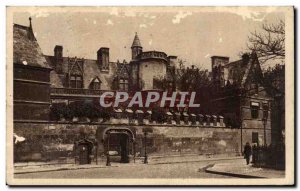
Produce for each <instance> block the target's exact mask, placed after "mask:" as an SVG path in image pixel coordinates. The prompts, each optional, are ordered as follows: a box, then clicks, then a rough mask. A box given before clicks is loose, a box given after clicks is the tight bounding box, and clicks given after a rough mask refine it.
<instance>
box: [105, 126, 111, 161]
mask: <svg viewBox="0 0 300 191" xmlns="http://www.w3.org/2000/svg"><path fill="white" fill-rule="evenodd" d="M109 139H110V132H109V131H108V132H107V151H106V166H111V164H110V157H109Z"/></svg>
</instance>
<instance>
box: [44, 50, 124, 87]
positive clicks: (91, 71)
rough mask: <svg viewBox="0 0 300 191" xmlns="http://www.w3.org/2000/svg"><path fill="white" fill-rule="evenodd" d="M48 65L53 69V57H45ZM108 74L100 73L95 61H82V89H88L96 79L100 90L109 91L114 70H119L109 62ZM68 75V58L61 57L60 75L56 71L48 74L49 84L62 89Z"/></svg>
mask: <svg viewBox="0 0 300 191" xmlns="http://www.w3.org/2000/svg"><path fill="white" fill-rule="evenodd" d="M45 58H46V60H47V61H48V63H49V64H50V65H51V66H52V67H53V68H54V66H55V57H54V56H49V55H45ZM109 67H110V69H109V73H103V72H101V71H100V66H99V63H98V62H97V60H93V59H84V63H83V87H84V88H85V89H88V88H89V85H90V83H91V82H92V81H93V80H94V79H95V78H96V77H98V78H99V79H100V81H101V89H104V90H109V89H111V84H112V82H113V79H114V74H115V72H116V70H117V69H118V68H119V67H118V65H117V63H115V62H110V63H109ZM67 73H68V57H63V59H62V74H58V73H57V72H56V71H53V72H51V73H50V75H51V78H50V83H51V86H52V87H55V88H62V87H64V83H65V82H66V80H67V75H66V74H67Z"/></svg>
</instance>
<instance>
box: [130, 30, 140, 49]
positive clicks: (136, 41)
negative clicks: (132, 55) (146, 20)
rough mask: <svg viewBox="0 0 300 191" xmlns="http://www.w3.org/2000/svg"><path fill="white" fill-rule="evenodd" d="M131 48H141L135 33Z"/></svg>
mask: <svg viewBox="0 0 300 191" xmlns="http://www.w3.org/2000/svg"><path fill="white" fill-rule="evenodd" d="M131 47H142V45H141V41H140V39H139V37H138V35H137V33H135V36H134V39H133V43H132V46H131Z"/></svg>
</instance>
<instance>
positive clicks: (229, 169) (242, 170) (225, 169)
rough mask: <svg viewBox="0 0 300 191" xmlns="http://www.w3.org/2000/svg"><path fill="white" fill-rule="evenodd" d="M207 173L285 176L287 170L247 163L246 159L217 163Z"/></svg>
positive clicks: (269, 176)
mask: <svg viewBox="0 0 300 191" xmlns="http://www.w3.org/2000/svg"><path fill="white" fill-rule="evenodd" d="M205 172H207V173H213V174H220V175H225V176H233V177H238V178H284V177H285V171H281V170H273V169H266V168H258V167H253V166H252V165H246V161H245V159H241V160H237V161H236V162H235V163H216V164H214V165H212V166H210V167H208V168H206V169H205Z"/></svg>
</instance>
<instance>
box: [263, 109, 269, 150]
mask: <svg viewBox="0 0 300 191" xmlns="http://www.w3.org/2000/svg"><path fill="white" fill-rule="evenodd" d="M262 121H263V125H264V146H267V136H266V125H267V122H268V110H267V109H266V108H264V113H263V119H262Z"/></svg>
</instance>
